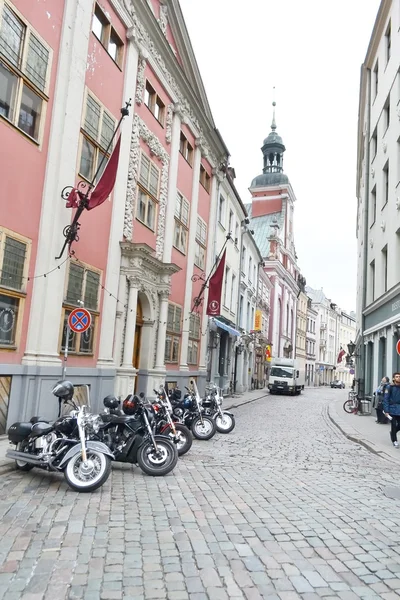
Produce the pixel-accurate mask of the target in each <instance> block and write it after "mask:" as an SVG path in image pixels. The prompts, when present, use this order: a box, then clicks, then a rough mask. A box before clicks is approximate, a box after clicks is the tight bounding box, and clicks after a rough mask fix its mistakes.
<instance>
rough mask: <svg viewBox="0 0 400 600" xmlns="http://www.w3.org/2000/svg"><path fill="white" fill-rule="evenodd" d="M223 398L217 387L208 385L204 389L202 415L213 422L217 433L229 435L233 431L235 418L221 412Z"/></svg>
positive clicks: (224, 411)
mask: <svg viewBox="0 0 400 600" xmlns="http://www.w3.org/2000/svg"><path fill="white" fill-rule="evenodd" d="M223 400H224V399H223V397H222V394H221V393H220V390H219V389H218V387H217V386H216V385H214V384H210V385H209V386H207V388H206V396H205V398H203V400H202V406H203V409H204V414H205V415H207V416H208V417H211V418H212V419H214V421H215V425H216V427H217V431H218V432H219V433H230V432H231V431H232V430H233V429H235V425H236V422H235V417H234V416H233V414H232V413H230V412H227V411H226V410H222V403H223Z"/></svg>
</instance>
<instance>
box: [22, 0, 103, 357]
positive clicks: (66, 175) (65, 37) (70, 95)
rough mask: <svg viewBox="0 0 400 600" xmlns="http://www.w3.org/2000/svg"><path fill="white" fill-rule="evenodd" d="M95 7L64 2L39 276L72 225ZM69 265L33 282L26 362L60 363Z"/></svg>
mask: <svg viewBox="0 0 400 600" xmlns="http://www.w3.org/2000/svg"><path fill="white" fill-rule="evenodd" d="M91 21H92V4H91V3H90V2H87V1H86V0H66V2H65V12H64V19H63V24H62V33H61V40H60V49H61V51H60V56H59V62H58V65H57V64H54V65H53V69H57V81H56V87H55V91H54V103H53V114H52V118H51V129H50V138H49V149H48V157H47V167H46V175H45V182H44V189H43V199H42V212H41V218H40V227H39V239H38V251H37V258H36V265H35V275H39V274H41V273H46V272H47V271H50V270H51V269H53V268H54V267H56V266H57V265H61V263H62V260H65V257H66V256H67V254H66V253H64V257H63V259H62V260H59V261H56V260H55V257H56V256H57V255H58V254H59V253H60V250H61V247H62V245H63V243H64V237H63V236H62V231H63V229H64V227H65V226H66V225H68V224H69V223H70V221H71V210H70V209H67V208H65V202H63V201H62V200H61V197H60V193H61V190H62V189H63V188H64V187H65V186H67V185H74V184H75V176H76V158H77V156H76V153H77V149H78V147H79V135H80V125H81V115H82V104H83V96H84V89H85V76H86V64H87V54H88V41H89V35H90V33H91ZM65 270H66V264H64V265H63V266H60V269H59V270H56V271H55V272H54V273H52V275H51V276H49V277H40V278H38V279H36V280H35V282H34V285H33V291H32V304H31V310H30V317H29V327H28V336H27V342H26V352H25V356H24V358H23V359H22V362H23V364H41V365H50V366H51V365H61V360H60V355H59V352H58V342H59V333H60V326H61V307H62V302H63V295H64V282H65Z"/></svg>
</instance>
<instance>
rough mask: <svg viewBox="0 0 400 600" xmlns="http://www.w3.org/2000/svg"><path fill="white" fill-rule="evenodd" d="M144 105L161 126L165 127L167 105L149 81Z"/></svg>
mask: <svg viewBox="0 0 400 600" xmlns="http://www.w3.org/2000/svg"><path fill="white" fill-rule="evenodd" d="M144 103H145V105H146V106H147V108H148V109H149V111H150V112H151V113H152V114H153V115H154V116H155V118H156V119H157V121H158V122H159V123H160V125H162V127H164V116H165V104H164V102H163V101H162V100H161V98H160V97H159V96H158V94H157V93H156V91H155V89H154V88H153V87H152V85H151V84H150V83H149V82H148V81H146V89H145V91H144Z"/></svg>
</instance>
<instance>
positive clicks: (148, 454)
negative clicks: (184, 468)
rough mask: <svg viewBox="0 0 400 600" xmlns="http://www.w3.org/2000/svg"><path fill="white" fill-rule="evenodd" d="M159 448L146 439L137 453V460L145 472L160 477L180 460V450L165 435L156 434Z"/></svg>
mask: <svg viewBox="0 0 400 600" xmlns="http://www.w3.org/2000/svg"><path fill="white" fill-rule="evenodd" d="M155 440H156V444H157V450H156V449H155V448H154V446H153V444H152V442H151V441H150V440H149V441H146V442H145V443H144V444H142V445H141V446H140V448H139V450H138V453H137V462H138V465H139V467H140V468H141V469H142V471H143V473H146V475H152V476H153V477H158V476H161V475H167V473H170V472H171V471H172V470H173V469H174V468H175V466H176V463H177V462H178V450H177V449H176V446H175V444H174V443H173V442H171V441H170V440H169V439H167V438H166V437H164V436H163V435H156V436H155Z"/></svg>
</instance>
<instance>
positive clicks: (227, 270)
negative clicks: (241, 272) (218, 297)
mask: <svg viewBox="0 0 400 600" xmlns="http://www.w3.org/2000/svg"><path fill="white" fill-rule="evenodd" d="M229 272H230V268H229V267H225V279H224V306H226V308H229V304H228V289H229Z"/></svg>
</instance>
